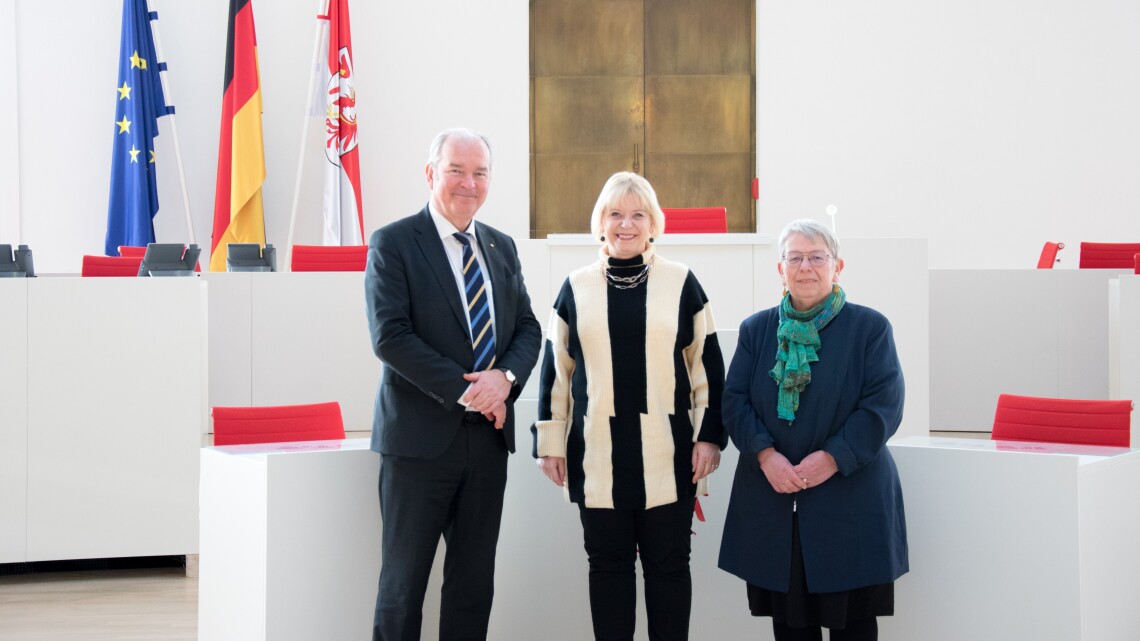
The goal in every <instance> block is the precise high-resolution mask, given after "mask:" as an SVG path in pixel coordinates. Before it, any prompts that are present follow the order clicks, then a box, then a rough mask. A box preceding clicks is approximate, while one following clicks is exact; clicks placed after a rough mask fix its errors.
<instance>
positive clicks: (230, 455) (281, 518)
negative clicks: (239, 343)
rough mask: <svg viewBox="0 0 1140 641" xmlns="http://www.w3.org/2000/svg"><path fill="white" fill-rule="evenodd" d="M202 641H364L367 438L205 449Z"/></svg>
mask: <svg viewBox="0 0 1140 641" xmlns="http://www.w3.org/2000/svg"><path fill="white" fill-rule="evenodd" d="M201 461H202V491H201V502H202V510H201V547H200V549H201V556H200V564H199V579H198V638H199V639H200V640H201V641H221V640H233V641H266V640H273V641H286V640H295V641H312V640H314V639H330V640H331V639H345V640H348V639H368V638H370V636H371V634H372V632H371V630H372V614H371V613H372V610H373V607H374V605H375V599H376V581H377V578H378V577H379V572H380V506H379V501H378V499H377V496H378V495H377V480H378V479H379V469H380V456H379V455H378V454H375V453H374V452H371V451H369V449H368V441H367V440H366V439H350V440H346V441H317V442H312V443H293V444H288V443H286V444H269V445H246V446H228V447H219V448H205V449H203V450H202V453H201Z"/></svg>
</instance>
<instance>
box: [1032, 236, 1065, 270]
mask: <svg viewBox="0 0 1140 641" xmlns="http://www.w3.org/2000/svg"><path fill="white" fill-rule="evenodd" d="M1064 248H1065V243H1050V242H1046V243H1045V246H1044V247H1042V248H1041V257H1040V258H1038V259H1037V269H1053V263H1056V262H1057V252H1058V251H1060V250H1062V249H1064Z"/></svg>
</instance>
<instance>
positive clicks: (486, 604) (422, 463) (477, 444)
mask: <svg viewBox="0 0 1140 641" xmlns="http://www.w3.org/2000/svg"><path fill="white" fill-rule="evenodd" d="M506 485H507V447H506V445H505V443H504V441H503V437H502V434H500V433H499V432H498V431H496V430H495V428H494V426H493V425H491V424H490V423H488V422H486V421H485V420H482V417H481V416H480V417H478V418H476V417H469V419H468V420H465V423H464V426H463V427H461V428H460V429H459V431H458V432H457V433H456V435H455V439H454V440H453V441H452V443H451V445H450V446H449V447H448V449H447V451H446V452H444V453H443V455H441V456H440V457H439V458H436V459H431V460H427V459H416V458H408V457H401V456H387V455H383V456H382V457H381V463H380V517H381V519H382V520H383V522H384V527H383V532H382V535H381V539H382V540H381V548H380V550H381V551H380V555H381V556H380V563H381V565H380V588H379V592H378V594H377V596H376V615H375V618H374V619H373V631H372V638H373V640H374V641H419V639H420V627H421V625H422V623H423V604H424V593H425V592H426V591H427V584H428V576H429V575H430V573H431V566H432V561H433V560H434V559H435V552H436V547H437V546H438V545H439V538H440V536H443V539H444V542H445V543H446V545H447V553H446V556H445V557H444V562H443V589H442V593H441V601H440V615H439V639H440V641H485V639H486V638H487V621H488V619H489V618H490V616H491V601H492V598H493V597H494V593H495V550H496V546H497V545H498V542H499V524H500V521H501V519H502V514H503V490H504V489H505V488H506Z"/></svg>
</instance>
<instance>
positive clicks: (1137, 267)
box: [1132, 254, 1140, 274]
mask: <svg viewBox="0 0 1140 641" xmlns="http://www.w3.org/2000/svg"><path fill="white" fill-rule="evenodd" d="M1132 273H1133V274H1140V254H1136V255H1134V256H1133V257H1132Z"/></svg>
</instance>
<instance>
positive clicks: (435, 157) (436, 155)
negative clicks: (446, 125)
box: [428, 127, 491, 170]
mask: <svg viewBox="0 0 1140 641" xmlns="http://www.w3.org/2000/svg"><path fill="white" fill-rule="evenodd" d="M451 138H455V139H457V140H462V141H464V142H476V141H478V142H482V143H483V146H484V147H486V148H487V169H490V168H491V141H490V140H488V139H487V137H486V136H484V135H483V134H481V133H479V132H478V131H475V130H474V129H467V128H465V127H455V128H453V129H444V130H443V131H441V132H439V134H438V135H436V137H435V140H433V141H431V146H430V147H428V164H429V165H431V168H432V169H437V170H438V169H439V159H440V157H442V156H443V144H444V143H445V142H447V141H448V140H449V139H451Z"/></svg>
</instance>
